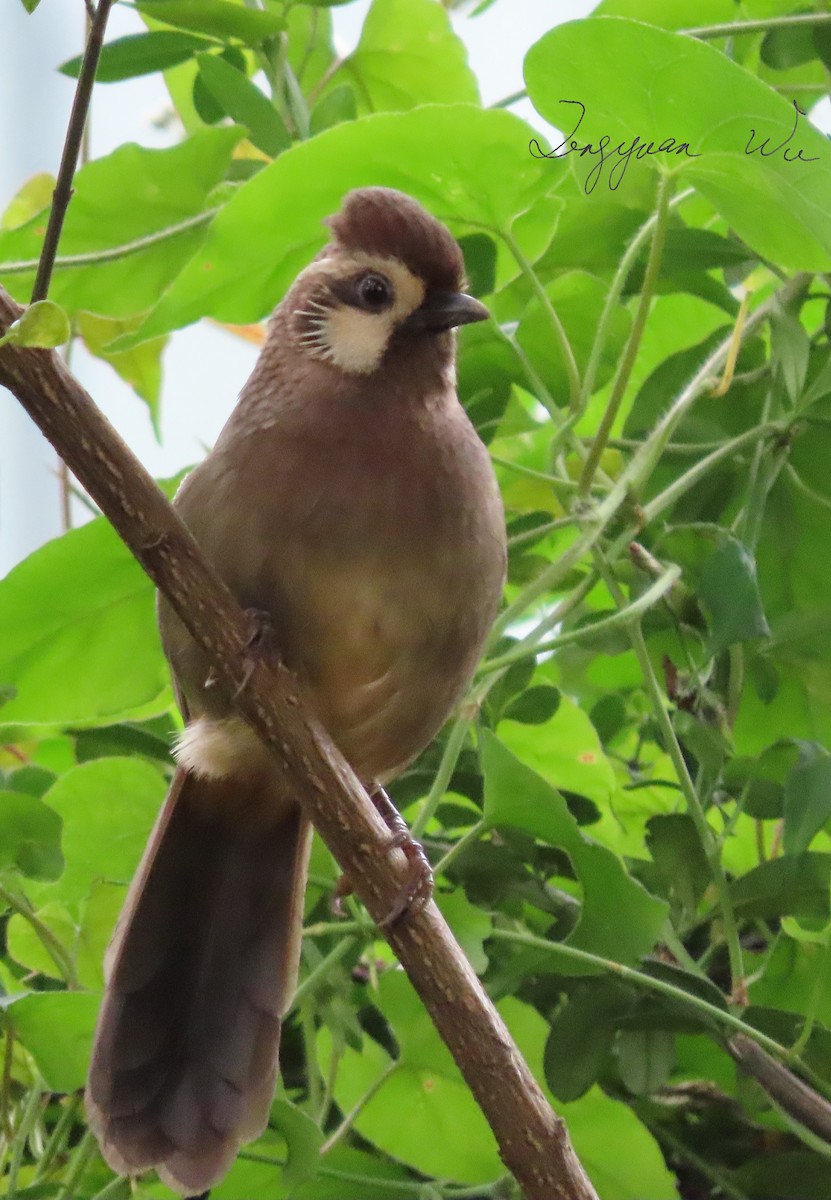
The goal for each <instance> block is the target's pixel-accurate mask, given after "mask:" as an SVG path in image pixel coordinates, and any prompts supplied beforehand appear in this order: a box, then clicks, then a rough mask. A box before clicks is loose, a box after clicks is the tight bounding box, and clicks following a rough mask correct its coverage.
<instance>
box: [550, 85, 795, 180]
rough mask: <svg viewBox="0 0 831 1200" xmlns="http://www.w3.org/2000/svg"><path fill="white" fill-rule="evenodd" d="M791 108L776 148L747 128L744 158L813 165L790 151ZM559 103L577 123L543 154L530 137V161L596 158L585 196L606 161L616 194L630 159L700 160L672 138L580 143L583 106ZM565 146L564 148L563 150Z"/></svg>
mask: <svg viewBox="0 0 831 1200" xmlns="http://www.w3.org/2000/svg"><path fill="white" fill-rule="evenodd" d="M792 103H793V107H794V121H793V128H792V129H791V131H790V133H789V134H788V135H787V137H786V138H784V139H783V140H782V141H781V142H779V144H778V145H775V146H772V145H771V140H770V138H769V137H766V138H765V139H764V141H761V142H759V143H758V144H757V145H755V146H754V145H753V140H754V138H755V137H756V130H755V129H751V131H750V136H749V137H748V139H747V142H746V144H745V147H744V153H745V154H747V155H751V154H759V155H761V157H762V158H771V157H772V156H773V155H774V154H779V153H780V152H781V154H782V157H783V158H784V160H785V162H789V163H790V162H797V161H799V162H806V163H807V162H816V161H817V159H818V156H814V157H809V158H806V157H805V156H804V155H803V153H802V150H801V149H798V150H796V152H794V149H793V148H789V146H790V143H791V141H792V140H793V138H794V135H795V134H796V130H797V125H798V123H799V118H800V116H802V117H804V116H805V112H804V111H803V110H802V109H801V108H800V107H799V105H798V104H797V102H796V101H795V100H794V101H792ZM560 104H575V105H577V107H578V108H579V109H580V115H579V117H578V118H577V124H576V125H575V126H574V128H573V129H572V131H571V133H568V134H566V136H565V137H564V138H563V140H562V141H561V142H560V144H559V145H558V146H555V147H554V149H553V150H549V151H545V150H543V149H542V147H541V146H540V144H539V142H538V141H537V139H536V138H532V139H531V142H530V144H529V147H528V148H529V150H530V152H531V154H532V155H533V156H534V158H566V157H567V156H568V155H569V154H577V155H579V157H580V158H585V156H586V155H587V154H588V155H590V156H592V157H596V158H597V162H596V163H595V164H594V166H593V167H592V168H591V170H590V171H589V173H588V175H587V176H586V179H585V183H584V184H583V187H584V190H585V192H586V195H587V196H588V195H590V194H591V192H593V191H594V189H595V187H596V186H597V183H598V181H599V179H600V177H601V175H602V173H603V167H604V166H605V164H606V163H607V162H609V160H613V161H614V160H615V156H617V158H616V161H614V165H613V166H612V167H611V169H610V171H609V190H610V191H612V192H615V191H617V189H618V188H619V187H620V185H621V183H622V182H623V177H624V175H625V174H626V169H627V167H628V166H629V163H630V162H631V160H632V158H633V157H634V158H636V159H644V158H648V157H650V156H651V155H655V154H674V155H675V156H676V158H677V157H678V156H680V155H682V156H683V157H684V158H701V154H696V153H695V152H694V151H693V150H691V149H690V144H689V142H679V141H678V140H677V139H676V138H673V137H666V138H664V139H663V140H662V141H661V142H659V143H658V144H656V143H655V142H654V141H651V142H644V141H642V140H641V138H640V135H636V136H635V137H633V138H632V140H631V142H629V143H627V142H626V140H625V139H624V140H623V141H621V142H618V144H617V145H616V146H612V139H611V137H610V136H609V135H608V134H603V136H602V137H600V138H598V139H597V142H596V143H592V142H584V143H583V144H581V143H580V142H578V141H577V139H576V138H575V136H574V135H575V134H576V133H577V130H578V129H579V128H580V125H581V123H582V121H583V118H584V117H585V115H586V106H585V104H583V103H582V102H581V101H580V100H561V101H560ZM564 147H565V149H564Z"/></svg>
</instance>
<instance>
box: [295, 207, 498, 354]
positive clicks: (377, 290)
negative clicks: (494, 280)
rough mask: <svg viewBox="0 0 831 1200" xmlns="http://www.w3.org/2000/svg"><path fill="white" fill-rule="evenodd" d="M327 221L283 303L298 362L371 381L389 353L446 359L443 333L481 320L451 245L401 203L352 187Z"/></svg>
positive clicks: (435, 225) (448, 344)
mask: <svg viewBox="0 0 831 1200" xmlns="http://www.w3.org/2000/svg"><path fill="white" fill-rule="evenodd" d="M327 224H328V225H329V228H330V229H331V231H332V239H331V241H330V242H329V244H328V245H327V246H326V247H325V248H324V249H323V250H322V251H321V253H320V254H319V255H318V256H317V258H316V259H315V260H314V262H312V263H311V265H310V266H309V267H307V268H306V270H305V271H303V272H302V274H301V275H300V276H299V277H298V279H297V280H296V282H295V284H294V286H293V287H292V289H291V291H290V292H289V294H288V296H287V297H286V301H285V303H284V306H283V307H284V310H285V311H287V315H288V319H289V322H290V330H291V333H292V337H293V340H294V341H295V343H296V344H297V345H298V346H299V347H300V349H301V351H302V352H303V353H304V354H305V355H309V356H311V357H312V358H314V359H318V360H320V361H322V362H326V363H329V364H331V365H332V366H333V367H335V368H337V369H339V370H341V371H344V372H346V373H347V374H351V375H370V374H372V373H373V372H374V371H376V370H377V369H378V368H379V367H380V366H381V364H382V362H384V360H385V358H387V357H388V356H389V354H390V353H392V352H393V350H394V348H395V347H397V348H398V349H399V350H401V351H402V352H403V353H405V354H407V355H408V356H409V355H410V354H415V355H430V354H431V353H432V354H438V355H440V356H441V357H442V358H445V357H448V356H450V355H452V340H451V339H450V338H449V337H448V336H447V334H448V331H449V330H451V329H453V328H455V327H456V326H458V325H466V324H468V323H469V322H471V321H482V320H484V319H485V318H486V317H487V316H488V310H487V309H486V308H485V306H484V305H483V304H480V303H479V301H478V300H475V299H474V298H473V297H472V296H468V295H467V294H466V293H465V292H464V291H463V281H464V262H463V259H462V252H461V250H460V249H459V246H458V243H457V242H456V240H455V239H454V238H453V236H452V234H451V233H450V232H449V231H448V230H447V229H446V228H445V226H444V225H442V224H441V222H440V221H437V220H436V219H435V217H433V216H431V215H430V213H428V212H427V211H426V209H424V208H422V207H421V205H420V204H418V203H417V202H416V201H415V200H413V199H412V198H411V197H410V196H406V195H404V194H403V192H396V191H393V190H392V189H391V188H381V187H371V188H361V189H359V190H358V191H354V192H350V193H349V195H348V196H347V197H346V199H345V200H344V203H343V207H342V208H341V210H340V212H339V213H337V214H336V215H335V216H334V217H330V218H329V220H328V221H327Z"/></svg>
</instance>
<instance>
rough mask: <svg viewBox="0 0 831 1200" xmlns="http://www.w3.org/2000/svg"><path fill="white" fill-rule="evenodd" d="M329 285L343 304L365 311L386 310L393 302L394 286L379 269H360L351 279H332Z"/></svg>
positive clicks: (378, 311)
mask: <svg viewBox="0 0 831 1200" xmlns="http://www.w3.org/2000/svg"><path fill="white" fill-rule="evenodd" d="M330 286H331V289H332V291H333V292H334V293H335V295H336V296H337V298H338V299H339V300H341V301H342V302H343V303H344V304H349V305H350V306H351V307H352V308H361V309H363V310H364V311H365V312H371V313H382V312H386V311H387V310H388V309H390V308H392V306H393V304H394V303H395V288H394V287H393V285H392V282H391V281H390V280H389V279H388V278H387V276H386V275H382V274H381V272H380V271H362V272H361V274H360V275H354V276H353V277H352V278H351V279H339V280H333V281H332V283H331V285H330Z"/></svg>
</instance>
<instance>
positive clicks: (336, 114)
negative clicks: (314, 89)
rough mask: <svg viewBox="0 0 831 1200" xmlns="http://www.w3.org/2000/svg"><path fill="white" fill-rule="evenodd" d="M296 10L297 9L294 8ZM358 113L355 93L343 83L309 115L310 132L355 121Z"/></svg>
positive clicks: (317, 131) (320, 101) (313, 132)
mask: <svg viewBox="0 0 831 1200" xmlns="http://www.w3.org/2000/svg"><path fill="white" fill-rule="evenodd" d="M292 11H295V10H292ZM357 115H358V106H357V104H356V102H355V93H354V91H353V90H352V88H351V87H347V86H346V85H343V86H342V87H336V88H334V89H333V90H332V91H331V92H327V93H326V95H325V96H324V97H323V99H322V100H319V101H318V102H317V104H316V105H315V106H314V108H313V109H312V112H311V116H310V117H309V132H310V133H312V134H315V133H321V132H322V131H323V130H324V129H329V128H330V126H332V125H339V124H340V123H341V122H342V121H354V120H355V118H356V116H357Z"/></svg>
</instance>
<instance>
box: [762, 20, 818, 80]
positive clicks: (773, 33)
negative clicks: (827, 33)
mask: <svg viewBox="0 0 831 1200" xmlns="http://www.w3.org/2000/svg"><path fill="white" fill-rule="evenodd" d="M759 53H760V55H761V58H762V62H763V63H765V65H766V66H768V67H774V68H775V69H776V70H787V68H788V67H798V66H800V65H801V64H802V63H805V62H809V61H810V60H811V59H812V58H813V57H814V55H815V54H816V48H815V46H814V37H813V29H812V28H811V26H810V25H795V26H791V27H790V28H788V27H783V28H780V29H771V30H769V31H768V32H767V33H766V34H765V36H764V38H763V39H762V47H761V50H760V52H759Z"/></svg>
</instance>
